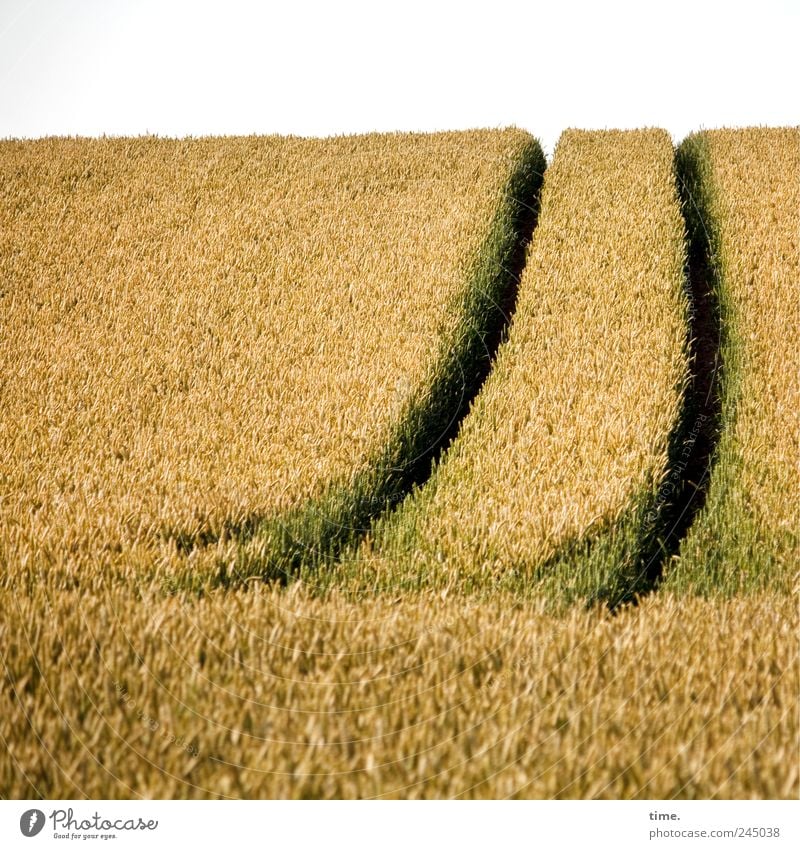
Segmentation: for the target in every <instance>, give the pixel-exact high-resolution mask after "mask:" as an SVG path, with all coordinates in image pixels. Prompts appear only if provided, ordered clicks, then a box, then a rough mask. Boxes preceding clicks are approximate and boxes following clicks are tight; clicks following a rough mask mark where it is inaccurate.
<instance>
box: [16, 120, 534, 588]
mask: <svg viewBox="0 0 800 849" xmlns="http://www.w3.org/2000/svg"><path fill="white" fill-rule="evenodd" d="M543 170H544V159H543V156H542V153H541V149H540V147H539V145H538V143H537V142H536V141H535V140H534V139H533V138H532V137H531V136H529V135H528V134H527V133H524V132H522V131H517V130H508V131H476V132H469V133H442V134H434V135H413V134H406V135H403V134H394V135H371V136H363V137H343V138H334V139H323V140H303V139H295V138H227V139H200V140H186V141H171V140H163V139H155V138H141V139H102V140H80V139H46V140H41V141H35V142H26V141H6V142H3V143H2V144H0V281H1V282H0V285H1V286H2V312H0V375H1V376H2V395H3V405H2V408H0V456H2V457H3V472H2V477H0V528H2V530H0V565H1V566H2V574H3V578H4V579H7V580H12V579H13V576H14V575H15V574H17V573H20V572H21V573H22V574H24V575H29V576H30V575H37V576H38V577H37V580H38V579H40V578H41V575H47V576H49V577H50V578H52V576H53V575H62V576H63V575H69V576H72V577H73V578H76V579H79V580H81V581H86V580H88V579H89V578H90V577H91V576H92V575H100V576H108V575H110V574H111V573H112V572H113V573H120V572H121V573H125V574H127V575H131V576H133V577H137V578H143V579H145V578H149V577H152V576H154V575H156V574H157V575H159V576H161V577H164V578H168V579H169V580H170V581H171V582H172V583H176V582H177V583H178V584H180V583H186V582H187V581H188V582H196V581H199V582H205V581H206V580H208V579H210V580H211V581H223V582H225V581H227V580H228V578H229V577H230V575H231V573H232V572H235V571H236V570H237V569H239V570H241V569H245V568H246V569H247V570H249V571H248V574H259V575H268V576H276V575H280V574H282V573H283V572H285V571H286V570H289V569H292V568H294V567H295V566H297V565H298V564H299V563H308V562H315V561H316V560H318V559H319V558H321V557H324V556H326V555H328V554H330V553H332V552H335V550H336V548H337V546H338V545H339V544H341V542H342V540H344V539H349V538H350V537H352V536H353V535H357V534H358V533H360V529H361V526H362V525H363V524H364V523H367V522H368V521H369V519H370V518H371V517H372V516H373V515H374V514H376V513H379V512H380V511H381V510H382V509H383V507H384V506H385V505H386V504H387V503H390V502H393V501H396V500H397V499H399V498H400V497H401V496H402V495H403V494H404V492H405V490H406V489H407V488H408V487H409V486H410V484H411V482H412V481H413V480H415V479H416V478H417V477H418V476H419V475H420V474H424V473H425V469H424V465H425V463H427V464H428V466H429V465H430V458H431V455H432V453H434V452H435V450H436V448H437V445H438V442H439V441H441V439H442V438H443V435H444V434H445V433H446V431H447V428H448V427H450V426H452V423H453V422H454V421H457V420H458V418H459V416H460V415H462V413H463V411H464V407H465V405H466V403H467V402H468V400H469V398H470V396H471V393H473V392H474V391H475V389H476V386H477V384H478V383H479V381H480V378H481V376H482V374H483V373H484V372H485V370H486V362H487V356H488V355H487V344H488V342H487V340H488V339H489V338H491V337H493V336H496V335H497V333H498V332H499V329H500V328H501V326H502V324H503V322H504V320H505V315H504V313H503V306H504V303H505V300H506V297H507V295H508V292H509V291H510V290H512V289H513V287H514V285H515V280H514V274H513V269H512V268H511V262H512V260H513V257H514V253H515V250H516V249H517V247H518V244H519V242H520V241H521V239H522V236H523V233H522V229H523V228H524V227H526V226H531V223H530V218H531V206H532V205H533V204H534V203H535V199H536V192H537V187H538V185H539V183H540V181H541V174H542V171H543ZM245 541H247V542H248V545H247V546H246V548H247V551H246V555H245V556H242V557H239V556H238V554H237V552H239V551H240V548H241V547H242V545H243V543H244V542H245Z"/></svg>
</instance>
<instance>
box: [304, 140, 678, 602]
mask: <svg viewBox="0 0 800 849" xmlns="http://www.w3.org/2000/svg"><path fill="white" fill-rule="evenodd" d="M684 263H685V245H684V224H683V220H682V217H681V212H680V205H679V200H678V197H677V192H676V186H675V179H674V169H673V147H672V143H671V141H670V138H669V136H668V135H667V133H665V132H663V131H660V130H644V131H635V132H612V131H609V132H583V131H567V132H566V133H565V134H564V135H563V136H562V138H561V140H560V142H559V144H558V147H557V149H556V153H555V158H554V162H553V164H552V166H551V167H550V168H549V169H548V171H547V175H546V177H545V181H544V188H543V192H542V208H541V216H540V220H539V225H538V227H537V229H536V232H535V234H534V238H533V241H532V244H531V246H530V248H529V251H528V257H527V263H526V267H525V270H524V273H523V277H522V280H521V284H520V292H519V298H518V302H517V309H516V312H515V315H514V318H513V323H512V326H511V328H510V332H509V338H508V341H507V343H506V344H503V345H502V346H501V348H500V349H499V351H498V356H497V360H496V364H495V367H494V368H493V370H492V374H491V375H490V377H489V379H488V380H487V382H486V383H485V385H484V387H483V390H482V391H481V393H480V394H479V396H478V397H477V399H476V401H475V403H474V405H473V409H472V410H471V412H470V414H469V416H468V417H467V418H466V419H465V421H464V425H463V427H462V430H461V433H460V434H459V436H458V439H457V440H456V441H455V443H454V444H453V446H452V448H451V449H450V450H449V451H448V453H447V454H446V455H445V456H444V458H443V460H442V462H441V463H440V464H439V465H438V467H437V468H436V471H435V473H434V475H433V476H432V478H431V480H430V482H429V483H428V484H427V485H425V486H424V487H422V488H421V489H419V490H417V491H416V492H415V494H414V497H413V498H411V499H410V500H408V501H406V502H405V503H403V504H402V505H401V507H400V508H399V509H398V510H396V511H395V512H394V513H393V514H392V515H390V516H389V517H388V518H387V519H386V520H385V521H384V522H383V523H381V524H380V525H379V526H378V527H377V529H376V531H375V534H374V535H373V537H372V538H370V539H369V540H367V541H366V542H365V544H364V545H363V546H362V547H361V549H360V550H359V551H358V552H357V553H356V554H355V555H354V556H353V557H351V558H349V559H348V561H347V563H345V564H343V565H341V566H339V567H337V569H336V571H335V572H333V571H326V572H324V573H323V574H322V575H321V577H319V578H317V580H321V581H322V582H323V583H324V582H329V583H333V584H336V585H342V586H347V587H349V588H352V589H353V590H354V591H356V592H361V591H371V590H373V589H375V588H392V589H415V588H417V589H419V588H423V589H424V588H430V587H436V588H447V587H457V588H459V589H467V590H468V591H474V590H477V591H486V590H489V589H491V588H493V587H496V586H498V585H499V586H505V587H508V588H513V589H515V591H517V592H520V591H522V592H527V591H528V590H529V589H535V591H536V592H540V591H541V592H544V593H545V594H547V595H549V596H550V597H552V598H554V599H557V600H559V601H560V602H567V601H570V600H572V599H576V598H587V599H595V600H600V599H602V600H606V601H608V602H610V603H615V602H618V601H621V600H622V599H624V598H627V597H630V596H631V595H632V594H633V593H634V592H635V591H636V590H637V589H639V588H641V587H642V586H644V585H645V584H646V582H647V573H648V568H649V564H650V562H651V561H652V560H653V559H654V558H657V557H659V556H660V553H661V549H660V539H661V536H662V535H663V534H664V533H665V531H666V526H667V522H668V516H669V511H670V508H671V505H672V500H673V498H672V495H673V489H674V481H672V480H671V473H672V463H673V461H674V456H673V455H674V451H675V448H676V446H678V445H679V444H680V441H681V435H682V427H683V424H684V421H683V418H684V417H683V413H684V391H685V386H686V382H687V377H688V356H687V324H686V322H687V297H686V292H685V280H684Z"/></svg>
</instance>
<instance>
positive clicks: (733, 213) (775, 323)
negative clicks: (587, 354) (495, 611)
mask: <svg viewBox="0 0 800 849" xmlns="http://www.w3.org/2000/svg"><path fill="white" fill-rule="evenodd" d="M680 154H681V159H682V161H683V163H684V168H685V170H686V172H687V180H688V182H689V184H690V189H691V190H692V192H693V197H694V200H695V203H696V207H697V210H698V212H699V216H698V217H697V220H696V222H695V226H696V227H697V228H698V229H700V230H701V231H707V233H708V235H709V237H710V241H711V249H712V251H713V260H714V262H713V266H714V270H715V277H716V279H715V284H716V287H717V292H718V294H717V297H718V299H719V302H720V307H721V314H722V316H721V317H722V331H723V336H722V369H723V373H722V386H723V401H722V422H721V425H722V429H721V438H720V444H719V448H718V452H717V457H716V462H715V465H714V467H713V470H712V477H711V487H710V490H709V495H708V502H707V504H706V507H705V509H704V510H703V511H702V512H701V514H700V515H699V517H698V520H697V522H696V523H695V525H694V526H693V528H692V530H691V532H690V534H689V536H688V537H687V538H686V540H685V541H684V544H683V546H682V548H681V552H680V553H681V557H680V560H679V562H678V564H677V566H676V567H675V568H674V569H673V570H672V571H671V574H670V576H669V580H670V584H671V585H672V586H674V587H675V588H678V587H685V586H690V587H692V588H694V589H696V590H701V591H702V592H706V593H715V592H725V593H730V592H736V591H739V590H742V589H746V590H751V589H757V588H767V587H769V588H772V589H775V590H782V591H784V592H788V591H789V590H791V588H792V587H793V586H794V585H795V584H796V582H797V579H798V574H799V573H798V567H800V498H798V494H799V493H800V348H798V345H797V337H798V328H800V286H798V279H800V129H797V128H794V129H792V128H785V129H763V128H762V129H746V130H714V131H710V132H703V133H699V134H697V135H694V136H690V137H689V138H688V139H687V140H686V141H685V142H684V143H683V145H682V146H681V151H680Z"/></svg>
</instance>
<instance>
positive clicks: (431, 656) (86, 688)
mask: <svg viewBox="0 0 800 849" xmlns="http://www.w3.org/2000/svg"><path fill="white" fill-rule="evenodd" d="M0 604H2V607H3V610H4V611H6V613H7V615H6V616H5V617H4V620H3V623H2V625H0V629H1V630H0V634H2V645H3V646H4V648H3V663H4V674H5V692H6V698H7V701H6V705H7V707H6V708H5V709H4V710H3V712H2V713H0V735H1V736H0V740H2V742H3V746H4V747H5V748H6V753H5V755H4V756H3V757H2V758H0V787H1V788H2V792H3V794H4V795H7V796H8V795H10V796H14V797H25V798H29V797H32V796H36V795H38V794H42V795H45V796H47V797H61V798H82V797H83V796H84V795H86V796H88V797H90V798H91V797H102V798H105V797H139V796H145V797H162V796H166V797H176V798H185V797H189V798H214V797H237V798H238V797H245V798H341V797H346V798H367V797H383V798H393V797H402V798H456V797H457V798H505V797H513V798H525V797H527V798H643V799H651V798H659V799H669V798H673V797H675V798H698V797H701V798H707V797H718V798H778V797H779V798H793V797H796V796H797V793H798V791H799V790H800V782H799V780H798V765H797V760H796V744H797V735H798V732H800V728H798V713H797V710H796V698H797V691H798V686H800V680H798V679H799V676H798V665H797V626H798V619H797V611H796V605H795V602H794V601H793V600H791V599H789V598H787V597H783V598H778V599H776V598H771V597H767V596H765V597H759V596H752V597H748V598H743V599H732V600H729V601H721V602H713V601H707V600H702V599H689V600H685V599H675V598H673V597H669V596H658V595H656V596H652V597H650V598H649V599H648V600H647V601H646V602H645V603H644V604H643V605H642V606H640V607H639V608H633V607H628V608H626V609H624V610H622V611H621V612H620V613H619V614H617V615H615V616H613V615H611V614H609V612H608V611H607V610H605V609H603V608H601V607H596V608H594V609H593V610H588V611H587V610H585V609H582V608H580V607H573V608H572V609H571V610H570V611H569V612H568V613H566V614H562V615H559V616H552V615H550V614H548V613H547V612H546V611H545V610H543V608H542V605H541V604H538V605H537V604H531V603H520V602H519V601H518V600H516V599H515V598H514V597H513V596H508V595H503V594H498V595H496V596H495V597H494V598H493V599H492V600H490V601H486V600H484V601H477V600H475V599H473V600H469V599H467V600H465V599H463V598H455V597H449V598H442V597H440V596H439V595H433V594H425V595H420V594H417V595H414V594H409V595H408V596H407V597H406V598H404V599H403V600H402V601H401V602H400V603H398V602H397V600H396V599H393V598H391V597H389V596H387V595H384V596H381V597H379V598H377V599H374V600H372V601H370V602H362V603H354V602H350V601H347V600H344V599H342V598H341V597H339V598H336V597H329V598H328V599H326V600H324V601H323V600H320V599H318V598H314V597H313V596H309V595H308V594H307V592H306V591H304V590H302V588H301V587H299V586H295V587H294V588H293V589H292V590H291V591H289V592H287V591H281V590H279V589H276V588H269V587H264V586H263V585H254V586H253V587H252V588H251V590H250V591H247V592H229V591H228V592H224V591H220V590H218V591H216V592H212V593H210V594H209V595H208V596H207V597H205V598H203V599H197V598H196V597H195V596H194V595H193V594H184V595H177V596H172V597H166V598H165V597H164V596H163V595H162V594H160V593H158V592H157V591H151V592H150V593H148V594H147V595H146V596H144V597H139V596H136V595H134V594H132V593H130V592H129V591H127V590H126V589H125V588H124V585H117V587H116V588H115V589H114V590H113V591H110V592H108V593H106V594H94V595H91V596H89V597H86V596H85V595H82V594H81V593H79V592H74V591H66V592H65V591H59V592H56V593H49V592H48V591H46V590H45V589H43V588H41V589H39V590H37V591H36V592H34V593H32V594H31V595H26V596H24V597H23V598H21V599H19V598H17V597H16V596H13V595H12V594H11V593H9V591H8V590H2V597H0ZM43 613H45V614H46V615H44V616H42V614H43ZM744 623H746V627H745V625H744Z"/></svg>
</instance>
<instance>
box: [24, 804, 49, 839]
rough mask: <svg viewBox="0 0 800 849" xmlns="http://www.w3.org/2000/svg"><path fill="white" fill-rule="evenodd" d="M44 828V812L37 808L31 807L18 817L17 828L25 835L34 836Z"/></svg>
mask: <svg viewBox="0 0 800 849" xmlns="http://www.w3.org/2000/svg"><path fill="white" fill-rule="evenodd" d="M43 828H44V813H43V812H42V811H40V810H39V809H38V808H31V809H30V810H29V811H25V813H24V814H23V815H22V816H21V817H20V818H19V830H20V831H21V832H22V833H23V834H24V835H25V837H36V835H37V834H38V833H39V832H40V831H41V830H42V829H43Z"/></svg>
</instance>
